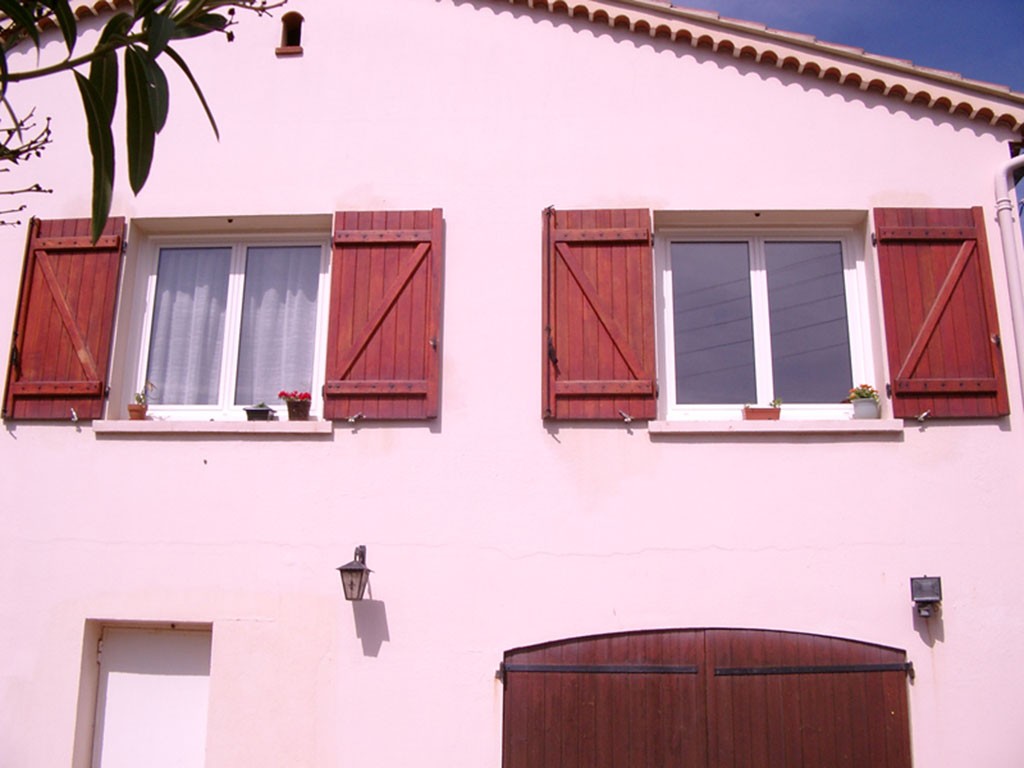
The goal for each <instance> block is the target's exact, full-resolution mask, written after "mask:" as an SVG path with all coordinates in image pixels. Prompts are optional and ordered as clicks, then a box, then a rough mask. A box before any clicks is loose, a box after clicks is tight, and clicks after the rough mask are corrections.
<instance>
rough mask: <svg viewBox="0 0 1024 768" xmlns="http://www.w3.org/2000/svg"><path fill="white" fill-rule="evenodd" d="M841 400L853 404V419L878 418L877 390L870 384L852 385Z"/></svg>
mask: <svg viewBox="0 0 1024 768" xmlns="http://www.w3.org/2000/svg"><path fill="white" fill-rule="evenodd" d="M843 402H844V403H852V404H853V418H855V419H877V418H878V390H877V389H875V388H874V387H872V386H871V385H870V384H858V385H857V386H856V387H853V388H852V389H851V390H850V394H848V395H847V396H846V397H845V398H844V399H843Z"/></svg>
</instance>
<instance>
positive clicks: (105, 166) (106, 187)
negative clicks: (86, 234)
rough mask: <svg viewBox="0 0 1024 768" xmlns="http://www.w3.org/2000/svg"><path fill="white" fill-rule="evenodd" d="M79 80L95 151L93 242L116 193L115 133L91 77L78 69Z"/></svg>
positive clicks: (105, 220)
mask: <svg viewBox="0 0 1024 768" xmlns="http://www.w3.org/2000/svg"><path fill="white" fill-rule="evenodd" d="M75 82H76V83H77V84H78V92H79V93H80V94H81V96H82V106H83V107H84V109H85V122H86V125H87V127H88V133H89V149H90V151H91V152H92V241H93V242H94V243H95V242H96V241H97V240H99V237H100V234H101V233H102V232H103V228H104V227H105V226H106V224H107V218H108V217H109V216H110V203H111V199H112V197H113V193H114V136H113V134H112V133H111V131H110V123H109V122H108V121H107V120H106V115H105V114H104V106H103V103H102V101H101V99H100V96H99V94H98V93H96V88H95V87H94V86H93V84H92V83H91V82H90V81H89V78H87V77H85V76H84V75H82V74H81V73H79V72H75Z"/></svg>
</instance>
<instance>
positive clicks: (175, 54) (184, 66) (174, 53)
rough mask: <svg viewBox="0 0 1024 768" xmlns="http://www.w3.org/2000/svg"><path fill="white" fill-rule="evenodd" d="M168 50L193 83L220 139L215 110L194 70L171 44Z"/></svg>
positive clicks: (215, 133)
mask: <svg viewBox="0 0 1024 768" xmlns="http://www.w3.org/2000/svg"><path fill="white" fill-rule="evenodd" d="M166 51H167V55H168V56H170V57H171V58H172V59H173V60H174V63H175V64H177V65H178V66H179V67H180V68H181V71H182V72H184V73H185V77H187V78H188V81H189V82H190V83H192V89H193V90H194V91H195V92H196V96H198V97H199V103H200V104H202V105H203V109H204V110H205V111H206V118H207V120H209V121H210V127H211V128H213V135H214V136H216V137H217V141H220V131H219V130H217V121H216V120H214V119H213V112H211V111H210V105H209V104H207V103H206V97H205V96H203V91H202V89H201V88H200V87H199V83H197V82H196V79H195V78H194V77H193V76H192V71H191V70H190V69H189V68H188V64H186V63H185V60H184V59H183V58H181V56H179V55H178V52H177V51H175V50H174V49H173V48H171V47H170V46H167V48H166Z"/></svg>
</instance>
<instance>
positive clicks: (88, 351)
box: [4, 218, 124, 420]
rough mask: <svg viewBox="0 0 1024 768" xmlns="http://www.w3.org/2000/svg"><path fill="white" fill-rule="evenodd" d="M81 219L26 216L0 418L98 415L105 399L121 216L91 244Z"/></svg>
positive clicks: (110, 223)
mask: <svg viewBox="0 0 1024 768" xmlns="http://www.w3.org/2000/svg"><path fill="white" fill-rule="evenodd" d="M89 226H90V224H89V220H88V219H60V220H49V221H43V220H39V219H33V220H32V221H31V222H30V224H29V235H28V246H27V250H26V255H25V266H24V270H23V272H22V277H21V293H20V297H19V301H18V315H17V320H16V325H15V329H14V342H13V345H12V349H11V360H10V367H9V369H8V373H7V390H6V393H5V395H4V416H5V418H8V419H61V420H63V419H71V418H73V415H74V416H75V417H77V418H79V419H97V418H100V417H101V416H102V415H103V403H104V399H105V398H106V390H107V375H108V366H109V363H110V345H111V338H112V335H113V329H114V312H115V308H116V307H115V305H116V299H117V284H118V279H119V277H120V274H121V243H122V240H123V237H124V219H123V218H113V219H110V220H109V221H108V222H107V225H106V227H105V228H104V230H103V234H102V235H101V237H100V239H99V240H98V241H97V242H96V243H95V244H93V242H92V238H91V237H90V234H89V231H90V230H89Z"/></svg>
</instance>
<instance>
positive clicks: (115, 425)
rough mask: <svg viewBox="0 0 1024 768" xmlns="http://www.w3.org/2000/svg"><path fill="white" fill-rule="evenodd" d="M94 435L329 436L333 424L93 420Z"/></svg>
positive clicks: (327, 422) (305, 422)
mask: <svg viewBox="0 0 1024 768" xmlns="http://www.w3.org/2000/svg"><path fill="white" fill-rule="evenodd" d="M92 431H93V432H95V433H96V434H97V435H137V434H144V435H160V434H164V435H168V434H173V435H202V434H206V435H209V434H217V435H329V434H331V433H333V432H334V422H333V421H320V420H316V421H157V420H152V419H146V420H145V421H130V420H125V419H118V420H106V421H94V422H93V423H92Z"/></svg>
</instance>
